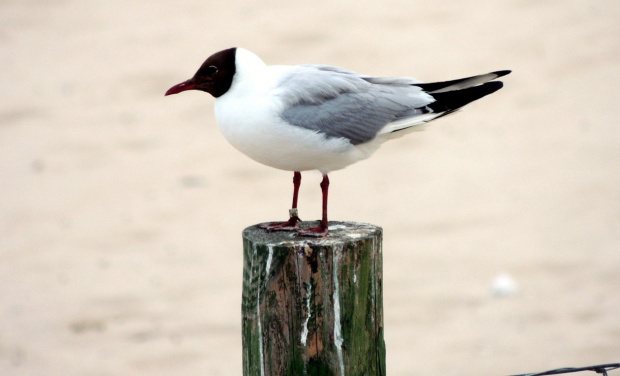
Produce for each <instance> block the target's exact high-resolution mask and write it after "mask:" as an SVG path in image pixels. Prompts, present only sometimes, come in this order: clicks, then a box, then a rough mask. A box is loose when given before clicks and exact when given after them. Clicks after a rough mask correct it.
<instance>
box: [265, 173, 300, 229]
mask: <svg viewBox="0 0 620 376" xmlns="http://www.w3.org/2000/svg"><path fill="white" fill-rule="evenodd" d="M300 185H301V173H300V172H299V171H295V173H294V174H293V206H292V208H291V210H289V214H290V218H289V219H288V221H286V222H272V223H265V224H262V225H260V226H259V227H261V228H264V229H265V230H267V231H294V230H297V228H298V226H297V224H298V223H299V221H300V219H299V216H298V213H297V196H298V194H299V186H300Z"/></svg>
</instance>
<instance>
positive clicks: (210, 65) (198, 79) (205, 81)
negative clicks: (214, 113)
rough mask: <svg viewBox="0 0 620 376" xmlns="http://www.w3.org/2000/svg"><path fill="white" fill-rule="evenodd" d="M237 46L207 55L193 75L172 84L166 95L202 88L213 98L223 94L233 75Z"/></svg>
mask: <svg viewBox="0 0 620 376" xmlns="http://www.w3.org/2000/svg"><path fill="white" fill-rule="evenodd" d="M236 51H237V48H235V47H233V48H229V49H227V50H223V51H220V52H216V53H214V54H213V55H211V56H209V58H208V59H207V60H205V62H204V63H202V65H201V66H200V69H198V71H197V72H196V74H194V77H192V78H190V79H189V80H187V81H184V82H181V83H180V84H177V85H174V86H173V87H171V88H170V89H168V91H167V92H166V95H172V94H178V93H180V92H182V91H186V90H202V91H206V92H207V93H209V94H211V95H213V96H214V97H215V98H217V97H219V96H222V95H224V94H225V93H226V92H227V91H228V89H230V85H232V80H233V77H234V75H235V70H236V69H235V54H236Z"/></svg>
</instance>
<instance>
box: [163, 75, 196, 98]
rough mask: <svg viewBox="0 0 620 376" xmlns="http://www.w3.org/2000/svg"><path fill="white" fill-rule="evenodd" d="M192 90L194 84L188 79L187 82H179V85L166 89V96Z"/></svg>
mask: <svg viewBox="0 0 620 376" xmlns="http://www.w3.org/2000/svg"><path fill="white" fill-rule="evenodd" d="M194 89H196V85H195V84H194V81H192V79H191V78H190V79H189V80H187V81H184V82H181V83H180V84H177V85H174V86H173V87H171V88H170V89H168V91H167V92H166V95H172V94H178V93H180V92H182V91H186V90H194Z"/></svg>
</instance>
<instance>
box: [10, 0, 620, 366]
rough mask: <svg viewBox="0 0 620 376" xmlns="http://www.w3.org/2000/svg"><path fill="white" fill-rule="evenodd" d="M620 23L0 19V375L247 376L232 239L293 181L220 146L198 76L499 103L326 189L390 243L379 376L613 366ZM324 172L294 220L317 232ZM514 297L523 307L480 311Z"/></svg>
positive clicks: (619, 296) (478, 18) (337, 10)
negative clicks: (357, 85) (390, 87)
mask: <svg viewBox="0 0 620 376" xmlns="http://www.w3.org/2000/svg"><path fill="white" fill-rule="evenodd" d="M619 20H620V2H619V1H617V0H608V1H597V0H548V1H538V0H536V1H534V0H502V1H493V2H490V1H489V2H480V1H474V0H462V1H453V2H429V1H387V2H371V1H352V0H351V1H342V2H331V1H312V2H305V3H299V2H291V1H284V0H275V1H271V2H260V3H259V2H242V1H222V2H213V1H211V2H208V1H199V0H177V1H145V0H134V1H130V2H128V1H121V0H106V1H92V0H90V1H87V0H46V1H44V0H4V1H0V46H1V47H0V59H1V65H0V67H1V69H0V82H1V83H2V91H1V94H0V374H1V375H50V376H54V375H62V376H74V375H76V376H77V375H80V376H83V375H93V376H95V375H125V376H131V375H150V376H157V375H210V376H218V375H240V374H241V338H240V301H241V267H242V265H241V262H242V259H241V257H242V254H241V236H240V233H241V230H242V229H243V228H244V227H246V226H249V225H252V224H254V223H258V222H263V221H268V220H277V219H284V218H286V216H287V210H288V207H289V204H290V202H289V201H290V194H291V184H290V180H291V174H290V173H288V172H282V171H277V170H272V169H270V168H267V167H264V166H261V165H258V164H256V163H255V162H253V161H251V160H249V159H247V158H246V157H244V156H243V155H241V154H240V153H238V152H237V151H236V150H234V149H233V148H232V147H231V146H229V145H228V144H227V143H226V141H225V140H224V139H223V137H222V136H221V135H220V134H219V133H218V130H217V128H216V126H215V123H214V118H213V110H212V104H213V100H212V98H211V97H210V96H208V95H206V94H204V93H197V92H192V93H185V94H183V95H178V96H174V97H166V98H165V97H164V96H163V93H164V92H165V91H166V89H168V88H169V87H170V86H172V85H173V84H176V83H178V82H180V81H182V80H185V79H187V78H189V77H190V76H191V75H193V73H194V71H195V70H196V69H197V68H198V66H199V65H200V64H201V63H202V61H203V60H204V59H205V58H206V57H207V56H208V55H210V54H211V53H213V52H215V51H218V50H220V49H223V48H227V47H230V46H243V47H246V48H248V49H251V50H253V51H254V52H256V53H257V54H259V55H260V56H262V57H263V58H264V60H265V61H267V62H268V63H271V64H283V63H284V64H287V63H288V64H300V63H310V62H312V63H327V64H332V65H339V66H344V67H347V68H349V69H353V70H356V71H359V72H363V73H367V74H373V75H410V76H414V77H416V78H418V79H421V80H424V81H432V80H445V79H453V78H459V77H462V76H466V75H473V74H478V73H484V72H487V71H491V70H497V69H513V70H514V72H513V74H511V75H510V76H508V77H506V78H505V80H504V81H505V83H506V86H505V88H504V89H503V90H502V91H500V92H498V93H497V94H495V95H493V96H491V97H488V98H485V99H484V100H482V101H480V102H477V103H475V104H473V105H471V106H469V107H468V108H467V109H466V110H465V111H463V112H461V113H459V114H458V115H456V116H452V117H448V118H446V119H443V120H441V121H438V122H437V123H435V125H434V126H433V127H430V128H429V129H428V130H427V131H426V132H423V133H415V134H412V135H409V136H408V137H406V138H402V139H399V140H396V141H393V142H391V143H390V144H387V145H384V147H383V148H382V149H381V150H380V151H379V152H378V153H377V154H375V156H374V157H373V158H372V159H371V160H368V161H365V162H362V163H359V164H357V165H355V166H352V167H349V168H348V169H346V170H344V171H340V172H336V173H333V174H332V175H331V176H330V177H331V182H332V185H331V189H330V194H331V196H330V198H331V203H330V210H331V212H330V214H331V218H332V219H334V220H353V221H360V222H370V223H375V224H378V225H381V226H383V227H384V230H385V241H384V249H385V256H384V267H385V292H384V296H385V302H384V303H385V307H384V309H385V327H386V332H385V337H386V343H387V361H388V364H387V368H388V372H389V374H390V375H429V374H441V375H466V374H469V375H506V374H514V373H525V372H533V371H543V370H546V369H550V368H556V367H562V366H585V365H592V364H597V363H605V362H618V361H620V124H619V122H620V116H619V114H620V111H619V110H618V106H619V102H618V100H619V99H620V95H619V94H620V92H619V88H620V21H619ZM319 181H320V176H319V175H318V174H317V173H307V174H305V176H304V181H303V183H304V184H303V186H302V191H301V199H300V210H301V215H302V218H304V219H316V218H319V216H320V210H319V209H320V194H319V188H318V183H319ZM500 273H509V274H510V275H511V276H512V278H514V280H515V281H516V283H517V284H518V288H519V291H518V293H517V294H516V295H513V296H510V297H505V298H494V297H492V296H491V295H490V289H491V285H492V280H493V279H494V278H495V277H496V276H497V275H498V274H500Z"/></svg>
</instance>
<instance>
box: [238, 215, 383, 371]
mask: <svg viewBox="0 0 620 376" xmlns="http://www.w3.org/2000/svg"><path fill="white" fill-rule="evenodd" d="M312 225H315V226H316V222H314V223H312V222H302V223H301V227H310V226H312ZM381 241H382V229H381V228H380V227H377V226H374V225H370V224H364V223H353V222H329V235H327V236H325V237H322V238H309V237H299V236H297V235H296V234H295V232H266V231H265V230H264V229H262V228H259V227H258V225H256V226H251V227H248V228H246V229H245V230H244V231H243V299H242V335H243V375H244V376H284V375H291V376H293V375H295V376H297V375H324V376H325V375H335V376H339V375H342V376H344V375H352V376H362V375H373V376H374V375H385V344H384V341H383V299H382V297H383V291H382V290H383V284H382V282H383V275H382V254H381V247H382V244H381Z"/></svg>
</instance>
